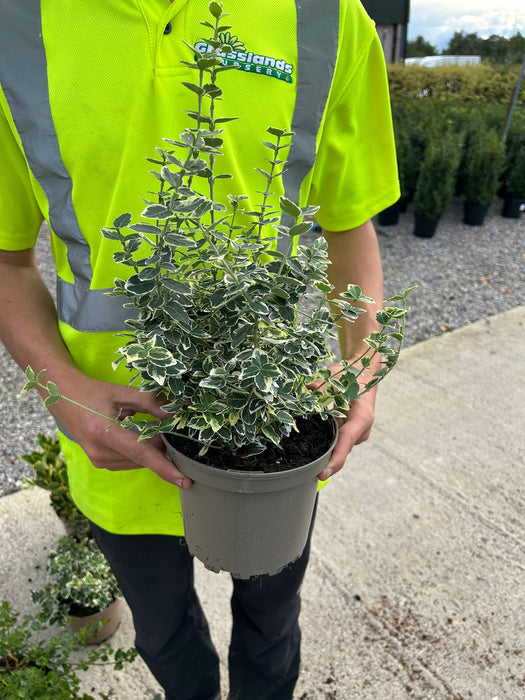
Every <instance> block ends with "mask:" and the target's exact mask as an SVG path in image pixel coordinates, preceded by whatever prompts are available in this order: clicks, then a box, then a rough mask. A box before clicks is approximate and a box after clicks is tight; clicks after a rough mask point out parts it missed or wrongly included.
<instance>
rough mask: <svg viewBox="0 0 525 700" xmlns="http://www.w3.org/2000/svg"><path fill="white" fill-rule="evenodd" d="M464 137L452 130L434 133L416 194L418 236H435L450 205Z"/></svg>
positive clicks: (415, 214)
mask: <svg viewBox="0 0 525 700" xmlns="http://www.w3.org/2000/svg"><path fill="white" fill-rule="evenodd" d="M462 140H463V139H462V137H461V136H458V135H457V134H454V133H453V132H452V130H451V129H446V130H445V131H443V132H441V133H439V134H434V135H433V136H432V138H431V140H430V142H429V144H428V146H427V149H426V151H425V156H424V158H423V163H422V164H421V170H420V173H419V177H418V180H417V185H416V192H415V194H414V218H415V226H414V235H416V236H419V237H420V238H431V237H432V236H433V235H434V234H435V232H436V228H437V225H438V223H439V219H440V218H441V216H442V215H443V214H444V212H445V211H446V210H447V208H448V206H449V205H450V202H451V199H452V195H453V192H454V188H455V184H456V173H457V169H458V165H459V159H460V154H461V144H462Z"/></svg>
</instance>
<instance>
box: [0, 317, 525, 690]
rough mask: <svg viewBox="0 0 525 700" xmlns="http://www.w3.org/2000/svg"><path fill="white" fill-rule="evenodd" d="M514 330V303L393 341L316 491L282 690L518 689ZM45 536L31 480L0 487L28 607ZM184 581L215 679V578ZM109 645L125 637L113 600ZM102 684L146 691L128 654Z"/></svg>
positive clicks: (522, 653)
mask: <svg viewBox="0 0 525 700" xmlns="http://www.w3.org/2000/svg"><path fill="white" fill-rule="evenodd" d="M524 327H525V307H518V308H516V309H513V310H511V311H507V312H504V313H502V314H499V315H497V316H494V317H491V318H489V319H487V320H484V321H480V322H478V323H475V324H473V325H471V326H468V327H466V328H463V329H460V330H457V331H454V332H452V333H449V334H445V335H443V336H441V337H439V338H434V339H432V340H428V341H425V342H422V343H419V344H416V345H414V346H412V347H410V348H407V349H406V350H404V351H403V353H402V356H401V359H400V362H399V365H398V367H397V368H396V369H395V371H394V372H393V373H392V375H390V376H389V377H388V378H387V379H386V381H385V383H384V385H383V386H382V387H381V389H380V392H379V396H378V402H377V418H376V424H375V427H374V431H373V435H372V438H371V440H370V441H369V442H368V443H366V444H364V445H361V446H359V447H357V448H356V449H355V450H354V451H353V452H352V454H351V455H350V457H349V459H348V463H347V465H346V467H345V469H344V470H343V471H342V472H341V473H340V474H339V475H337V476H336V477H335V478H333V479H332V483H331V484H330V486H329V487H327V488H325V489H324V490H323V492H322V493H321V497H320V507H319V509H318V516H317V524H316V529H315V533H314V539H313V546H312V558H311V564H310V567H309V570H308V573H307V577H306V580H305V583H304V587H303V610H302V627H303V669H302V675H301V678H300V681H299V683H298V686H297V691H296V697H295V698H294V700H354V699H355V700H405V699H407V698H408V699H417V700H466V699H469V698H473V699H474V700H504V699H505V700H520V699H521V698H524V697H525V606H524V604H523V601H524V593H525V585H524V580H525V576H524V570H525V559H524V552H525V522H524V510H525V509H524V504H525V497H524V492H525V489H524V470H523V455H524V454H525V430H524V426H525V408H524V407H525V383H524V381H523V377H524V375H525V360H524V354H523V352H522V351H520V342H521V340H522V339H523V337H524V336H525V333H524V330H525V328H524ZM61 534H62V528H61V524H60V522H59V521H58V520H57V519H56V517H55V515H54V513H53V511H52V510H51V508H50V507H49V505H48V498H47V494H45V493H44V492H42V491H41V490H38V489H31V490H24V491H20V492H18V493H15V494H11V495H9V496H5V497H3V498H1V499H0V571H1V572H2V575H1V576H0V599H8V600H10V601H11V602H12V603H13V604H14V605H15V606H16V607H17V608H18V609H20V610H22V611H27V610H28V609H30V607H31V603H30V598H29V589H30V588H31V587H35V588H36V587H38V586H40V585H42V584H43V583H44V580H45V563H46V559H47V554H48V552H49V549H50V548H52V547H53V546H54V544H55V542H56V541H57V539H58V537H60V536H61ZM196 580H197V586H198V589H199V592H200V595H201V599H202V602H203V607H204V608H205V610H206V612H207V615H208V618H209V620H210V627H211V632H212V636H213V639H214V641H215V643H216V645H217V648H218V650H219V654H220V657H221V661H222V665H223V672H224V673H223V677H224V678H226V667H225V660H226V655H227V645H228V637H229V633H230V627H231V623H230V614H229V595H230V591H231V583H230V580H229V577H228V576H227V575H226V574H220V575H217V574H213V573H211V572H208V571H206V570H205V569H204V568H203V567H202V566H201V565H200V564H197V572H196ZM113 643H114V644H116V645H123V646H129V645H131V644H132V643H133V628H132V623H131V615H130V613H129V610H128V609H127V608H126V609H125V612H124V618H123V622H122V624H121V626H120V628H119V629H118V630H117V633H116V634H115V636H114V637H113ZM110 685H111V686H112V687H113V689H114V692H115V698H116V699H117V700H146V699H147V698H153V697H154V695H155V693H157V692H159V688H158V686H157V684H156V683H155V681H154V680H153V679H152V677H151V676H150V674H149V672H148V670H147V669H146V668H145V666H144V664H143V663H142V662H141V661H140V660H137V661H135V662H134V663H133V665H132V666H129V667H127V668H126V669H125V670H124V671H122V672H108V671H105V670H103V671H101V670H99V669H97V670H95V671H91V672H90V673H89V675H88V677H87V678H86V679H85V687H84V689H85V690H86V692H91V693H94V694H96V692H98V691H99V690H105V689H106V688H107V687H108V686H110ZM224 685H226V684H225V683H224ZM224 697H226V688H224ZM253 700H258V699H257V698H254V699H253Z"/></svg>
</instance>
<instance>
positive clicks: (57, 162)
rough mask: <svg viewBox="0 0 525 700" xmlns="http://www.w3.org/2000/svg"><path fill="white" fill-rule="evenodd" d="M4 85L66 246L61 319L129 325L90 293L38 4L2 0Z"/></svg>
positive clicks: (110, 300) (83, 326)
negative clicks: (67, 274) (68, 274)
mask: <svg viewBox="0 0 525 700" xmlns="http://www.w3.org/2000/svg"><path fill="white" fill-rule="evenodd" d="M0 82H1V84H2V88H3V90H4V94H5V96H6V99H7V102H8V104H9V108H10V110H11V115H12V117H13V121H14V123H15V126H16V128H17V131H18V133H19V135H20V138H21V140H22V145H23V147H24V152H25V155H26V158H27V161H28V163H29V167H30V168H31V171H32V173H33V175H34V177H35V178H36V180H37V181H38V183H39V184H40V186H41V187H42V189H43V191H44V193H45V195H46V197H47V200H48V202H49V223H50V225H51V228H52V229H53V231H54V232H55V234H56V235H57V236H58V237H59V238H60V239H61V240H62V241H64V243H65V244H66V246H67V256H68V261H69V265H70V268H71V271H72V273H73V276H74V284H71V283H68V282H64V281H63V280H61V279H60V278H58V280H57V300H58V301H57V312H58V317H59V319H60V320H61V321H64V322H65V323H67V324H69V325H70V326H72V327H73V328H76V329H77V330H80V331H106V330H107V331H111V330H121V329H122V328H124V327H125V324H124V319H125V318H129V317H130V316H131V315H132V314H130V312H129V310H125V309H123V308H122V303H121V302H120V301H119V300H118V299H116V298H115V297H107V296H104V291H107V290H90V284H91V278H92V271H91V264H90V249H89V245H88V243H87V241H86V239H85V238H84V235H83V234H82V231H81V230H80V226H79V224H78V220H77V216H76V213H75V210H74V208H73V203H72V200H71V192H72V188H73V184H72V182H71V177H70V175H69V173H68V171H67V169H66V166H65V165H64V162H63V160H62V157H61V155H60V149H59V145H58V138H57V134H56V130H55V125H54V123H53V117H52V115H51V107H50V104H49V91H48V82H47V61H46V52H45V47H44V42H43V37H42V21H41V9H40V0H23V2H20V0H0Z"/></svg>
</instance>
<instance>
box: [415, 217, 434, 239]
mask: <svg viewBox="0 0 525 700" xmlns="http://www.w3.org/2000/svg"><path fill="white" fill-rule="evenodd" d="M438 223H439V216H436V217H432V218H430V217H428V216H422V215H421V214H418V213H417V212H414V236H417V237H418V238H432V236H433V235H434V234H435V233H436V229H437V225H438Z"/></svg>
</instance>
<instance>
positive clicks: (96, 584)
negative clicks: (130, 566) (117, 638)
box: [32, 537, 122, 644]
mask: <svg viewBox="0 0 525 700" xmlns="http://www.w3.org/2000/svg"><path fill="white" fill-rule="evenodd" d="M47 572H48V574H49V575H50V577H51V582H50V583H49V584H48V585H47V586H46V587H45V588H42V589H40V590H38V591H33V593H32V598H33V602H35V603H39V604H40V605H41V606H42V609H43V611H44V614H45V616H46V618H47V619H49V621H50V622H51V623H58V624H62V625H63V624H66V623H67V624H69V625H70V627H71V629H72V630H73V631H76V630H78V629H80V628H81V627H87V628H88V632H89V634H88V636H87V638H86V643H88V644H99V643H100V642H102V641H104V640H106V639H108V638H109V637H110V636H111V635H112V634H113V633H114V632H115V630H116V629H117V627H118V625H119V623H120V614H121V596H122V594H121V592H120V589H119V586H118V583H117V580H116V578H115V576H114V574H113V572H112V571H111V569H110V567H109V564H108V562H107V560H106V558H105V557H104V555H103V554H102V552H101V551H100V549H99V548H98V546H97V544H96V542H95V540H93V539H86V540H83V541H80V542H77V541H76V540H74V539H72V538H70V537H62V538H61V539H60V540H59V542H58V546H57V548H56V550H54V551H51V552H50V554H49V558H48V563H47ZM101 621H102V624H99V623H101Z"/></svg>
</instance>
